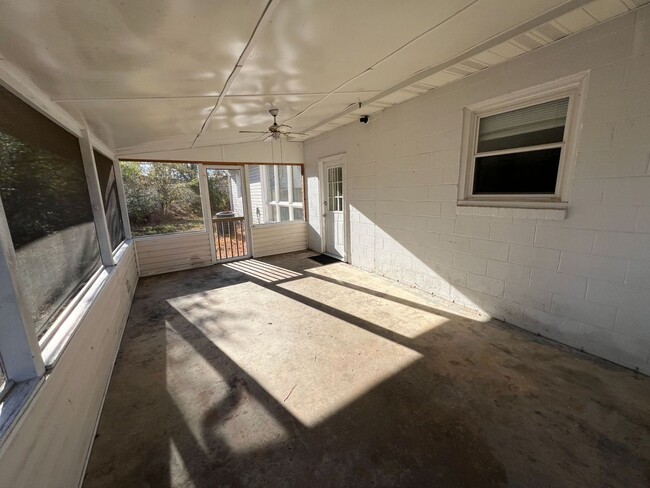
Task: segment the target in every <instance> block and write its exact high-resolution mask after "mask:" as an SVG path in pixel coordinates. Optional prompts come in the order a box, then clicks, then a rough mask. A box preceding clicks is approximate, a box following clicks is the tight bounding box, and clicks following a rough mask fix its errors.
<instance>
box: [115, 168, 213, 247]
mask: <svg viewBox="0 0 650 488" xmlns="http://www.w3.org/2000/svg"><path fill="white" fill-rule="evenodd" d="M120 168H121V171H122V179H123V180H124V193H125V194H126V202H127V207H128V209H129V222H130V224H131V231H132V233H133V235H134V236H147V235H158V234H176V233H181V232H195V231H203V230H205V224H204V221H203V210H202V206H201V191H200V189H199V171H198V166H197V165H196V164H192V163H152V162H136V161H122V162H121V163H120Z"/></svg>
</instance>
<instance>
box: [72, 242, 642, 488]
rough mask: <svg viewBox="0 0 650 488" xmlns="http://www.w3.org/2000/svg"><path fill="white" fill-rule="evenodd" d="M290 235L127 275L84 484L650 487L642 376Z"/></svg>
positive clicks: (88, 487) (89, 487) (90, 486)
mask: <svg viewBox="0 0 650 488" xmlns="http://www.w3.org/2000/svg"><path fill="white" fill-rule="evenodd" d="M313 255H314V253H309V252H303V253H294V254H287V255H283V256H276V257H273V258H267V259H263V260H248V261H240V262H237V263H231V264H227V265H219V266H213V267H208V268H202V269H198V270H192V271H184V272H178V273H172V274H167V275H162V276H156V277H150V278H144V279H141V280H140V282H139V284H138V289H137V292H136V297H135V301H134V303H133V307H132V309H131V314H130V317H129V321H128V324H127V327H126V331H125V335H124V340H123V342H122V346H121V349H120V353H119V356H118V359H117V363H116V366H115V371H114V373H113V378H112V380H111V384H110V388H109V392H108V397H107V399H106V403H105V406H104V411H103V414H102V418H101V422H100V425H99V430H98V433H97V438H96V440H95V445H94V448H93V452H92V456H91V459H90V464H89V466H88V471H87V475H86V479H85V483H84V486H85V487H86V488H98V487H157V488H160V487H172V486H173V487H197V488H207V487H215V486H232V487H236V486H264V487H269V486H300V487H316V486H319V487H320V486H337V487H352V486H354V487H357V486H359V487H360V486H400V487H404V486H452V487H460V486H472V487H477V486H482V487H483V486H485V487H489V486H513V487H524V486H525V487H537V486H539V487H542V486H544V487H546V486H553V487H560V486H567V487H576V486H589V487H596V486H598V487H601V486H620V487H637V486H638V487H641V486H649V485H650V379H649V378H647V377H645V376H642V375H639V374H636V373H634V372H632V371H629V370H625V369H623V368H620V367H617V366H615V365H612V364H610V363H607V362H605V361H602V360H599V359H596V358H593V357H591V356H588V355H586V354H582V353H580V352H577V351H575V350H572V349H569V348H566V347H563V346H560V345H557V344H555V343H551V342H550V341H546V340H543V339H540V338H538V337H535V336H533V335H530V334H528V333H525V332H523V331H520V330H518V329H516V328H513V327H510V326H507V325H505V324H502V323H499V322H484V321H482V319H481V318H480V317H477V316H473V315H470V314H467V313H464V312H462V311H461V310H456V309H454V308H450V307H446V306H444V305H442V304H441V303H439V302H437V301H436V300H434V299H432V297H430V296H427V295H425V294H424V293H421V292H419V291H417V290H413V289H410V288H406V287H404V286H401V285H399V284H397V283H394V282H391V281H388V280H386V279H384V278H381V277H378V276H376V275H372V274H369V273H366V272H364V271H361V270H358V269H355V268H352V267H350V266H348V265H345V264H342V263H335V264H329V265H325V266H322V265H320V264H318V263H316V262H315V261H313V260H311V259H309V256H313Z"/></svg>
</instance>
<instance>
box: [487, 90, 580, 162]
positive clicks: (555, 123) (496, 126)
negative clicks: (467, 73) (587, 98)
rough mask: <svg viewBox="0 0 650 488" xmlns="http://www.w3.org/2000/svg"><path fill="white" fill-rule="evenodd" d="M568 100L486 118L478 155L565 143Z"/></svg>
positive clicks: (554, 101) (564, 99) (555, 101)
mask: <svg viewBox="0 0 650 488" xmlns="http://www.w3.org/2000/svg"><path fill="white" fill-rule="evenodd" d="M568 108H569V99H568V98H562V99H560V100H553V101H551V102H546V103H540V104H538V105H533V106H531V107H525V108H521V109H518V110H512V111H510V112H504V113H500V114H496V115H490V116H489V117H483V118H482V119H480V122H479V134H478V148H477V152H479V153H482V152H488V151H499V150H502V149H512V148H516V147H527V146H537V145H540V144H551V143H555V142H562V140H563V138H564V125H565V123H566V116H567V110H568Z"/></svg>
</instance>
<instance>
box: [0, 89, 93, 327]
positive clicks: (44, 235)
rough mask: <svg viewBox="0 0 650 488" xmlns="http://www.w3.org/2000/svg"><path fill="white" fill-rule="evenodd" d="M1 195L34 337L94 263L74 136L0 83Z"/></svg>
mask: <svg viewBox="0 0 650 488" xmlns="http://www.w3.org/2000/svg"><path fill="white" fill-rule="evenodd" d="M0 106H1V107H2V110H1V111H0V198H2V203H3V206H4V211H5V215H6V218H7V222H8V225H9V231H10V233H11V238H12V241H13V245H14V249H15V251H16V268H17V271H18V276H19V277H20V286H21V289H22V292H23V296H24V298H25V302H26V304H27V307H28V309H29V312H30V315H31V318H32V320H33V322H34V325H35V328H36V331H37V333H38V334H42V333H44V332H45V330H46V329H47V327H48V326H49V325H51V324H52V323H53V322H54V320H55V319H56V317H57V316H58V314H59V312H60V311H61V310H62V309H63V308H64V307H65V305H66V304H67V303H68V302H69V301H70V300H71V299H72V298H73V297H74V296H75V295H76V294H77V292H78V291H79V290H80V289H81V288H82V287H83V286H84V285H85V284H86V283H87V282H88V280H89V279H90V277H91V276H92V275H93V273H95V272H96V271H97V270H98V269H99V268H100V259H99V245H98V241H97V233H96V231H95V224H94V219H93V212H92V208H91V204H90V197H89V195H88V186H87V182H86V176H85V172H84V167H83V161H82V158H81V151H80V148H79V140H78V139H77V138H76V137H75V136H74V135H72V134H70V133H68V132H67V131H66V130H64V129H63V128H61V127H60V126H58V125H56V124H55V123H54V122H52V121H50V120H49V119H48V118H47V117H45V116H43V115H41V114H40V113H38V112H37V111H35V110H34V109H32V108H31V107H29V106H28V105H27V104H25V103H24V102H22V101H21V100H20V99H18V98H17V97H15V96H14V95H12V94H11V93H9V92H8V91H6V90H5V89H3V88H0Z"/></svg>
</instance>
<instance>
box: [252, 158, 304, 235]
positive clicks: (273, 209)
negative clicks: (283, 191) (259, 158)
mask: <svg viewBox="0 0 650 488" xmlns="http://www.w3.org/2000/svg"><path fill="white" fill-rule="evenodd" d="M260 166H261V171H260V180H262V182H263V184H262V198H263V199H264V202H263V204H264V205H263V207H264V221H265V223H267V224H279V223H283V222H304V221H305V211H304V200H305V175H304V169H303V167H302V165H299V164H266V165H260ZM280 166H286V167H287V198H288V200H279V198H280V169H279V168H280ZM294 166H298V167H299V168H300V174H301V176H302V200H300V201H299V202H296V201H294V199H293V190H294V186H293V167H294ZM269 171H273V174H274V176H275V178H274V183H275V188H274V193H275V196H276V199H275V200H269V198H268V193H269V192H268V189H267V187H268V183H269V181H268V172H269ZM281 208H288V209H289V220H288V221H286V220H284V221H283V220H280V209H281ZM295 209H300V210H302V211H303V213H302V219H296V218H295V215H294V210H295ZM270 215H273V217H274V220H273V221H270V220H269V218H268V217H269V216H270Z"/></svg>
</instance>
